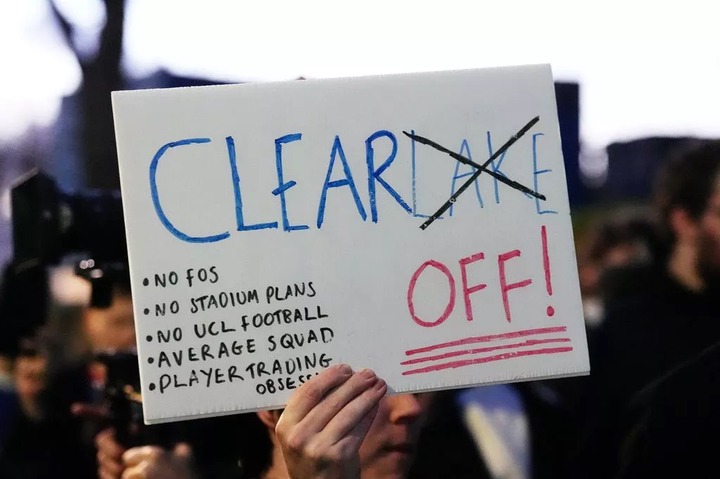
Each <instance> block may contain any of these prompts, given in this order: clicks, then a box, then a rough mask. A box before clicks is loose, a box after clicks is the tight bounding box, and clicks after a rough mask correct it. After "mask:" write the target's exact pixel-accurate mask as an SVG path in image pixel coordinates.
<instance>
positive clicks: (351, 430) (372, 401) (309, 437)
mask: <svg viewBox="0 0 720 479" xmlns="http://www.w3.org/2000/svg"><path fill="white" fill-rule="evenodd" d="M386 391H387V386H386V385H385V382H384V381H383V380H381V379H379V378H378V377H377V376H376V375H375V373H373V372H372V371H370V370H368V369H366V370H363V371H359V372H356V373H354V374H353V372H352V370H351V369H350V367H349V366H347V365H339V366H334V367H331V368H328V369H326V370H325V371H323V372H322V373H320V375H318V376H317V377H315V378H313V379H312V380H311V381H309V382H307V383H305V384H303V385H302V386H301V387H300V388H299V389H298V390H297V391H296V392H295V393H294V394H293V395H292V396H291V398H290V401H288V404H287V407H286V408H285V411H283V413H282V416H280V420H279V421H278V423H277V427H276V428H275V431H276V434H277V437H278V439H279V441H280V446H281V448H282V452H283V456H284V457H285V463H286V465H287V469H288V471H289V472H290V477H292V478H294V479H302V478H306V477H313V478H325V479H343V478H351V477H359V476H360V456H359V449H360V445H361V444H362V442H363V439H364V438H365V435H366V434H367V432H368V430H369V429H370V425H371V424H372V423H373V419H374V418H375V414H376V413H377V408H378V404H379V401H380V399H381V398H382V397H383V396H384V395H385V392H386Z"/></svg>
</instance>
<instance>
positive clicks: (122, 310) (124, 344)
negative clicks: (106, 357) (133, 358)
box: [85, 292, 135, 352]
mask: <svg viewBox="0 0 720 479" xmlns="http://www.w3.org/2000/svg"><path fill="white" fill-rule="evenodd" d="M85 331H86V333H87V336H88V339H89V341H90V346H91V347H92V350H93V352H99V351H106V350H115V351H117V350H127V349H131V348H134V347H135V321H134V319H133V307H132V298H131V297H130V295H129V294H119V293H117V292H116V293H114V294H113V299H112V304H111V305H110V307H108V308H88V310H87V311H86V312H85Z"/></svg>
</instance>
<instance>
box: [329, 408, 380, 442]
mask: <svg viewBox="0 0 720 479" xmlns="http://www.w3.org/2000/svg"><path fill="white" fill-rule="evenodd" d="M379 409H380V401H378V402H377V403H375V406H373V407H372V409H370V411H368V413H367V414H365V416H364V417H363V418H362V419H361V420H360V421H359V422H358V424H357V425H356V426H355V427H354V428H353V429H351V430H350V432H349V433H347V434H346V435H345V436H344V437H343V438H342V439H340V440H339V441H338V442H337V443H335V445H334V446H335V447H338V448H340V449H341V450H344V449H345V448H347V450H352V451H358V450H359V449H360V446H361V445H362V442H363V441H364V440H365V436H367V433H368V431H369V430H370V427H371V426H372V423H373V421H374V420H375V416H377V412H378V410H379Z"/></svg>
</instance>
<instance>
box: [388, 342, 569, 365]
mask: <svg viewBox="0 0 720 479" xmlns="http://www.w3.org/2000/svg"><path fill="white" fill-rule="evenodd" d="M569 341H570V338H551V339H528V340H527V341H523V342H522V343H513V344H503V345H502V346H488V347H486V348H475V349H463V350H461V351H452V352H450V353H444V354H436V355H435V356H426V357H424V358H415V359H408V360H407V361H403V362H401V363H400V364H402V365H403V366H407V365H409V364H417V363H423V362H426V361H437V360H438V359H447V358H453V357H455V356H462V355H465V354H477V353H487V352H489V351H496V350H498V349H514V348H521V347H523V346H536V345H538V344H547V343H567V342H569Z"/></svg>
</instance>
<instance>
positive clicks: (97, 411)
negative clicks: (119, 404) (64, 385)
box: [70, 402, 110, 421]
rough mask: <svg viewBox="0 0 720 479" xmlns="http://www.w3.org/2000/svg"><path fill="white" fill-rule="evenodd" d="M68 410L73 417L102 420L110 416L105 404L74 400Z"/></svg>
mask: <svg viewBox="0 0 720 479" xmlns="http://www.w3.org/2000/svg"><path fill="white" fill-rule="evenodd" d="M70 412H71V413H72V415H73V416H75V417H82V418H85V419H93V420H97V421H104V420H106V419H109V418H110V412H109V411H108V408H107V407H105V406H98V405H95V404H88V403H80V402H76V403H73V404H72V405H70Z"/></svg>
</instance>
